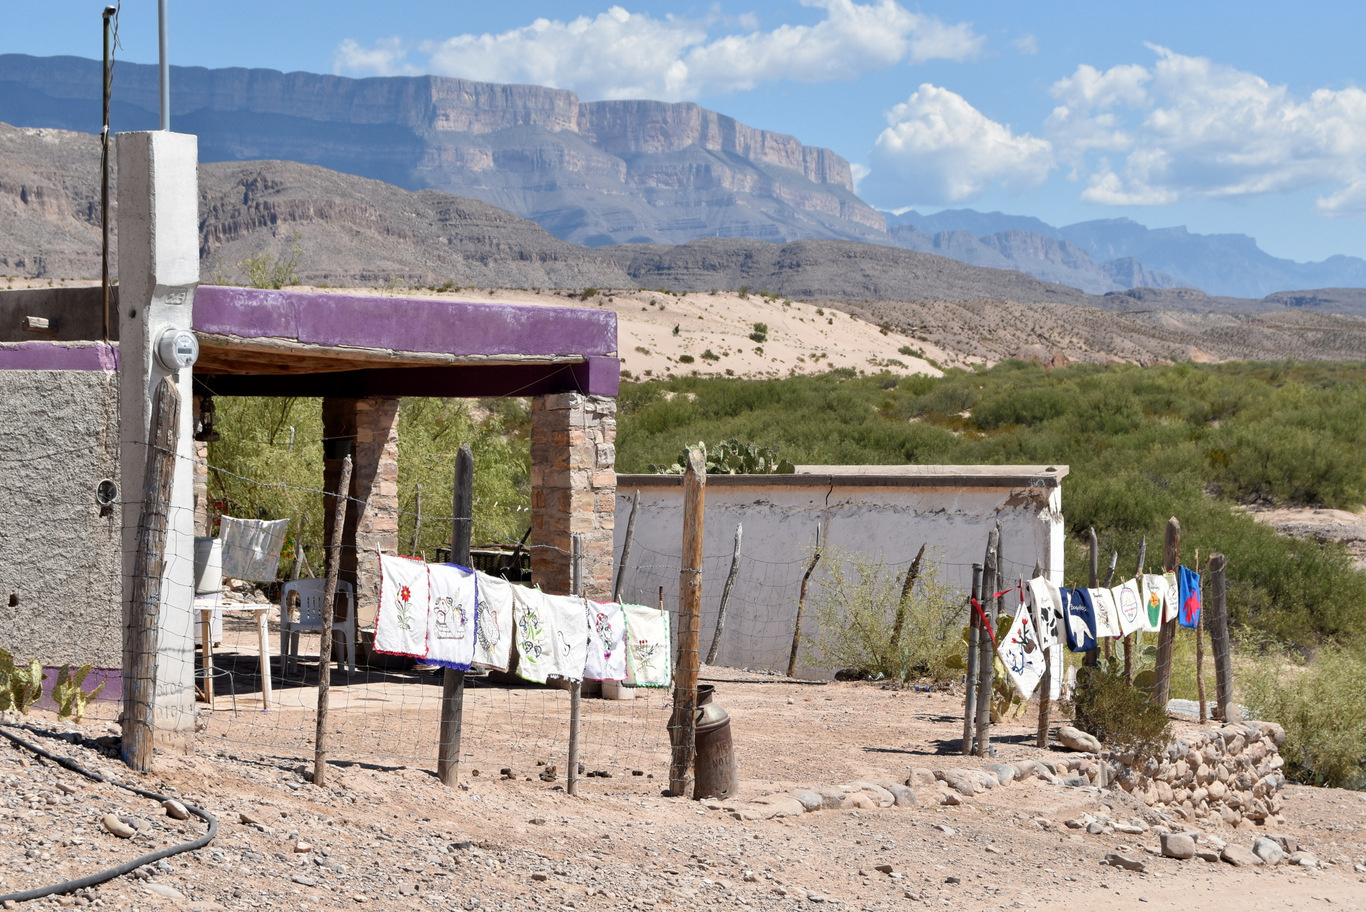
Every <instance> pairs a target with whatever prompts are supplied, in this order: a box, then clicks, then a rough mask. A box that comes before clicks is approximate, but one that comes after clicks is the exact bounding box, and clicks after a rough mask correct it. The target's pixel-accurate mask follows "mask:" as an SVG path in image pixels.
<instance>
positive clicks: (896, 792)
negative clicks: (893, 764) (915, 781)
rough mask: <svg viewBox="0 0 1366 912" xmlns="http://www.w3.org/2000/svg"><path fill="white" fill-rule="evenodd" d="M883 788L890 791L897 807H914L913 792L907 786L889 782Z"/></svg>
mask: <svg viewBox="0 0 1366 912" xmlns="http://www.w3.org/2000/svg"><path fill="white" fill-rule="evenodd" d="M884 788H886V789H887V791H889V792H891V793H892V798H893V799H894V801H895V804H896V806H897V807H915V792H913V791H911V790H910V788H908V787H907V786H904V785H897V784H896V783H895V782H889V783H888V784H887V785H885V786H884Z"/></svg>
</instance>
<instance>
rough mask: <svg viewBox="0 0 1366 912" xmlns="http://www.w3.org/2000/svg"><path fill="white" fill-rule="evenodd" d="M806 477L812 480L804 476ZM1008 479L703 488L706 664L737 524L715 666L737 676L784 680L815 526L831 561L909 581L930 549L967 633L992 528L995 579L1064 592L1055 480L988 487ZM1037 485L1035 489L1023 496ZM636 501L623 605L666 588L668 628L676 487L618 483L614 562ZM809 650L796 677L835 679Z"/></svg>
mask: <svg viewBox="0 0 1366 912" xmlns="http://www.w3.org/2000/svg"><path fill="white" fill-rule="evenodd" d="M1011 468H1012V467H1005V468H1004V469H998V472H1006V471H1008V470H1009V469H1011ZM1020 468H1026V467H1020ZM1028 468H1033V467H1028ZM811 471H812V472H818V471H820V470H819V469H817V468H815V467H812V469H811ZM1063 474H1066V470H1065V469H1064V470H1062V472H1061V473H1060V474H1059V475H1058V476H1057V477H1058V479H1059V480H1060V477H1061V475H1063ZM1002 480H1003V479H1001V478H1000V477H999V476H998V477H997V478H995V479H991V478H986V477H982V478H969V479H966V480H964V479H963V477H962V476H952V475H950V476H945V477H944V479H943V481H942V483H941V481H939V480H937V479H931V478H926V477H925V476H924V475H917V476H915V477H906V476H902V477H894V476H869V475H859V476H855V477H851V476H848V475H844V476H835V475H830V476H820V475H815V474H813V475H810V476H806V475H802V476H787V477H786V478H784V477H782V476H778V477H776V478H775V477H774V476H768V477H767V478H765V477H764V476H743V477H741V476H730V477H718V476H713V477H711V478H709V479H708V484H707V489H706V520H705V529H704V544H703V552H704V555H705V566H704V567H703V604H702V624H701V630H702V635H701V649H702V654H703V656H704V657H705V655H706V652H707V649H708V647H709V646H710V644H711V639H712V632H713V630H714V629H715V625H716V610H717V607H718V605H719V602H720V596H721V589H722V587H723V585H724V582H725V577H726V573H727V571H728V569H729V566H730V555H731V550H732V545H733V541H734V535H735V527H736V524H737V523H741V522H743V523H744V542H743V546H742V549H741V550H742V560H741V569H740V575H739V577H738V581H737V584H736V589H735V592H734V593H733V595H732V597H731V602H730V606H729V608H728V609H727V617H726V627H725V633H724V635H723V637H722V645H721V649H720V651H719V653H718V655H717V664H720V665H726V666H730V667H735V668H753V669H769V670H775V671H780V672H785V671H786V668H787V660H788V655H789V652H790V650H791V645H792V631H793V623H794V620H795V617H796V611H797V602H798V593H799V589H800V582H801V577H802V574H803V573H804V572H805V565H806V562H807V561H808V560H809V559H810V556H811V553H812V551H813V549H814V547H815V545H816V534H817V529H818V528H819V529H820V534H821V539H822V542H823V543H824V546H825V548H826V549H827V553H829V552H830V551H839V552H845V553H857V554H861V555H863V556H864V557H865V558H868V559H871V560H873V561H876V562H879V563H883V564H886V565H888V566H889V568H891V569H894V570H895V571H897V573H898V577H900V576H902V575H904V573H905V569H906V567H907V566H908V565H909V563H910V561H911V559H912V558H914V556H915V553H916V551H917V550H918V549H919V548H920V546H921V544H924V543H928V545H929V547H928V548H927V549H926V561H927V562H929V563H933V564H934V565H936V566H937V567H938V570H939V575H940V578H941V579H942V580H943V581H945V582H947V583H949V584H951V585H952V586H954V587H956V588H957V589H958V590H959V591H960V596H959V598H958V603H959V604H961V605H962V606H963V611H964V615H963V617H964V622H966V619H967V614H966V611H967V608H966V605H967V600H966V593H967V592H968V590H969V589H970V587H971V584H972V564H973V563H980V562H981V561H982V557H983V554H984V552H985V550H986V542H987V534H988V532H989V531H990V529H991V528H992V526H993V524H994V523H996V522H998V521H999V522H1000V523H1001V528H1002V531H1001V554H1002V558H1003V568H1004V572H1005V573H1006V574H1007V578H1008V579H1009V580H1010V581H1011V582H1014V580H1015V579H1017V578H1019V577H1022V576H1023V577H1026V578H1027V577H1028V576H1030V574H1031V572H1032V570H1033V568H1034V566H1035V564H1036V563H1037V564H1038V565H1039V566H1040V568H1041V569H1042V570H1043V572H1044V573H1045V574H1048V575H1049V576H1050V577H1051V578H1052V579H1053V580H1055V581H1056V582H1058V583H1061V581H1062V569H1063V567H1062V561H1063V556H1062V555H1063V525H1062V498H1061V488H1060V487H1059V486H1058V481H1057V480H1055V479H1054V478H1047V479H1042V478H1033V479H1031V477H1030V473H1019V474H1018V477H1017V478H1015V479H1014V480H1016V481H1018V482H1019V483H1018V484H996V483H994V482H996V481H1002ZM1004 480H1010V479H1004ZM1031 480H1033V481H1036V482H1040V483H1038V484H1030V483H1029V482H1030V481H1031ZM636 491H639V492H640V513H639V515H638V517H637V519H636V528H635V538H634V541H633V544H632V550H631V554H630V557H629V560H628V565H627V567H626V568H625V576H624V580H623V583H624V585H623V587H622V593H621V598H622V600H623V601H634V602H643V603H645V604H654V603H655V602H656V601H657V599H658V594H659V587H660V586H663V588H664V603H665V606H666V607H667V608H668V609H669V611H670V612H671V613H672V614H673V615H674V617H675V618H676V617H677V603H678V571H679V554H680V551H681V547H682V538H683V488H682V483H681V478H678V477H677V476H674V477H673V478H661V477H659V476H638V475H620V476H618V478H617V516H616V542H615V545H616V549H615V555H616V559H617V561H618V564H619V562H620V558H621V550H622V545H623V543H624V541H625V537H626V526H627V521H628V518H629V515H630V512H631V499H632V497H633V495H634V494H635V493H636ZM893 565H894V566H893ZM827 568H828V562H826V561H822V564H821V565H818V568H817V571H816V573H815V574H813V577H812V581H811V586H810V592H811V595H809V596H808V605H807V611H806V614H805V617H804V619H803V623H802V629H803V632H804V633H805V632H807V631H810V634H811V636H812V637H813V638H819V636H820V624H819V618H818V617H817V612H816V611H815V610H814V608H813V605H812V604H811V602H812V600H813V598H814V593H815V591H816V586H817V584H818V583H819V581H820V578H821V576H822V574H823V573H824V572H825V570H826V569H827ZM805 652H806V650H803V651H802V652H801V653H799V661H798V666H797V673H798V675H799V676H802V677H811V678H822V677H830V676H831V675H832V674H833V673H834V671H835V669H834V668H825V667H819V666H817V665H813V664H810V663H809V662H808V657H807V656H806V654H805ZM1059 658H1060V656H1059ZM1060 677H1061V675H1060V674H1059V675H1058V676H1057V678H1059V679H1060Z"/></svg>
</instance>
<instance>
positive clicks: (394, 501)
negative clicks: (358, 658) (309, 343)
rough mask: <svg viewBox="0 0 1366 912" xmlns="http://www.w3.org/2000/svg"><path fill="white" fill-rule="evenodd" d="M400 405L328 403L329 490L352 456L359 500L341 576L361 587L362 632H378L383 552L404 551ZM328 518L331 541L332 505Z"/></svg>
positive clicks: (350, 518) (351, 513) (350, 510)
mask: <svg viewBox="0 0 1366 912" xmlns="http://www.w3.org/2000/svg"><path fill="white" fill-rule="evenodd" d="M398 407H399V400H397V399H331V398H325V399H323V455H324V459H323V488H324V489H325V490H328V491H331V490H333V489H335V488H336V486H337V481H338V479H339V478H340V476H341V464H342V460H343V459H345V458H346V456H347V454H348V453H350V455H351V462H352V467H351V497H352V498H353V500H352V501H351V503H350V504H349V505H348V506H347V509H346V529H345V531H344V534H343V538H342V550H341V567H340V568H339V570H338V577H339V578H340V579H341V580H343V581H344V582H348V583H350V584H351V585H352V586H354V587H355V590H356V622H357V624H358V625H359V626H360V629H361V630H365V629H367V628H370V629H373V628H374V624H375V614H376V611H377V609H378V608H379V579H380V574H379V556H378V554H377V549H379V548H383V549H384V550H386V551H391V552H392V551H396V550H397V549H398ZM329 499H330V498H329ZM323 517H324V519H323V523H324V532H325V535H326V536H327V537H328V538H330V537H331V534H332V506H331V504H328V505H327V506H326V509H324V511H323ZM325 543H326V540H324V544H325ZM323 566H324V570H325V566H326V565H325V564H324V565H323Z"/></svg>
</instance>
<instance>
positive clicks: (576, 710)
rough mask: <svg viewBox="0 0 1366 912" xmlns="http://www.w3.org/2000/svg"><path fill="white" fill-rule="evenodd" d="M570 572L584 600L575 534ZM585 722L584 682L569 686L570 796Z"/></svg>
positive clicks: (580, 556) (576, 783) (573, 791)
mask: <svg viewBox="0 0 1366 912" xmlns="http://www.w3.org/2000/svg"><path fill="white" fill-rule="evenodd" d="M569 541H570V548H571V551H570V571H571V576H572V578H573V582H572V583H571V585H570V588H571V589H573V591H574V594H575V595H577V596H578V597H579V598H583V537H582V535H581V534H580V533H578V532H575V533H573V534H572V535H571V536H570V538H569ZM582 721H583V681H581V680H580V681H571V682H570V684H569V776H568V782H567V784H566V786H565V791H566V792H568V793H569V794H570V795H577V794H578V793H579V726H580V724H581V722H582Z"/></svg>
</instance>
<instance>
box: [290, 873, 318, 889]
mask: <svg viewBox="0 0 1366 912" xmlns="http://www.w3.org/2000/svg"><path fill="white" fill-rule="evenodd" d="M290 880H292V881H294V882H295V883H296V884H298V885H299V886H301V887H316V886H317V885H318V882H317V881H316V880H314V879H313V878H311V877H305V876H304V875H303V874H295V875H294V876H293V877H291V878H290Z"/></svg>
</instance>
